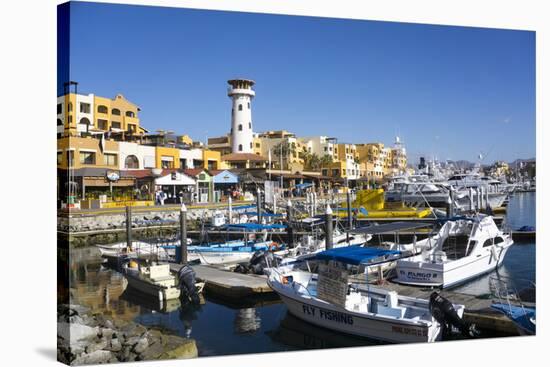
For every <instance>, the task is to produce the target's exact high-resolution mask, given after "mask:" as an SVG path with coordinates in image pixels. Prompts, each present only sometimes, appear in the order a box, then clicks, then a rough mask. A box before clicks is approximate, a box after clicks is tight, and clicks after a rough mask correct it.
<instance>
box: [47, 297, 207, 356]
mask: <svg viewBox="0 0 550 367" xmlns="http://www.w3.org/2000/svg"><path fill="white" fill-rule="evenodd" d="M197 356H198V351H197V346H196V343H195V341H194V340H193V339H185V338H182V337H180V336H177V335H171V334H166V333H165V332H163V331H161V330H159V329H155V328H148V327H145V326H143V325H140V324H138V323H135V322H132V321H124V320H120V319H113V318H110V317H108V316H105V315H103V314H101V313H92V311H91V310H90V309H89V308H87V307H84V306H80V305H59V306H58V309H57V360H58V361H59V362H62V363H65V364H68V365H84V364H102V363H117V362H127V361H147V360H159V359H187V358H195V357H197Z"/></svg>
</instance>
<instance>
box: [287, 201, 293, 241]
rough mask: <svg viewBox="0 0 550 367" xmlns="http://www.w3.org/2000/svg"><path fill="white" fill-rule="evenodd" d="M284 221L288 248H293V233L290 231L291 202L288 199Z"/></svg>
mask: <svg viewBox="0 0 550 367" xmlns="http://www.w3.org/2000/svg"><path fill="white" fill-rule="evenodd" d="M286 219H287V227H286V231H287V234H288V247H290V248H293V247H294V233H293V229H292V202H291V201H290V199H289V200H288V202H287V204H286Z"/></svg>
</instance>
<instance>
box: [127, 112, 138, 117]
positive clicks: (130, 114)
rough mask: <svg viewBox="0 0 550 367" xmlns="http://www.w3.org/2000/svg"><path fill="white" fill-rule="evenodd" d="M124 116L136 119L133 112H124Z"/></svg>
mask: <svg viewBox="0 0 550 367" xmlns="http://www.w3.org/2000/svg"><path fill="white" fill-rule="evenodd" d="M126 116H128V117H136V114H135V113H134V111H126Z"/></svg>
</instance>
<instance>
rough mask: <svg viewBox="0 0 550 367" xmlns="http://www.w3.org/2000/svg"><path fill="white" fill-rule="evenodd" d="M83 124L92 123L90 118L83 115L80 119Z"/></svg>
mask: <svg viewBox="0 0 550 367" xmlns="http://www.w3.org/2000/svg"><path fill="white" fill-rule="evenodd" d="M80 124H81V125H90V120H88V119H87V118H86V117H83V118H81V119H80Z"/></svg>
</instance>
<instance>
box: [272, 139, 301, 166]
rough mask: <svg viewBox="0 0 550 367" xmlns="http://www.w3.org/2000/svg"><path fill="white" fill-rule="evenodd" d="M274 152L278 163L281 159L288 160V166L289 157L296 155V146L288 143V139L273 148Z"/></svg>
mask: <svg viewBox="0 0 550 367" xmlns="http://www.w3.org/2000/svg"><path fill="white" fill-rule="evenodd" d="M272 152H273V154H275V156H277V159H278V162H280V161H281V158H282V159H283V161H285V160H286V162H287V165H288V161H289V159H288V158H289V156H290V155H291V156H294V155H295V154H296V146H295V145H293V144H291V143H290V142H289V141H288V139H286V140H281V142H279V143H278V144H276V145H275V146H273V148H272ZM283 164H284V162H283ZM281 168H282V167H281Z"/></svg>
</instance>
